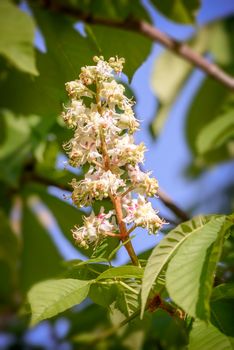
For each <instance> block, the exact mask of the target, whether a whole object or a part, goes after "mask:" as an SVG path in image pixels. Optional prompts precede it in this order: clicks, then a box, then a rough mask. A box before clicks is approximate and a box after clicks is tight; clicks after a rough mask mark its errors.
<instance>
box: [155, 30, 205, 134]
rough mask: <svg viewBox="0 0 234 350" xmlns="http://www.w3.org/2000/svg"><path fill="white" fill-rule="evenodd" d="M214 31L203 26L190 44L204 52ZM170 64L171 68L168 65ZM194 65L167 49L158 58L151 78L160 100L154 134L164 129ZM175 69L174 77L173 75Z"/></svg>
mask: <svg viewBox="0 0 234 350" xmlns="http://www.w3.org/2000/svg"><path fill="white" fill-rule="evenodd" d="M211 33H212V29H211V28H206V27H205V28H203V29H201V30H199V31H198V33H197V34H196V36H195V37H194V38H192V40H190V41H189V46H190V47H191V48H192V49H193V50H194V51H196V52H198V53H200V54H203V53H204V52H205V51H206V49H207V46H208V43H209V39H210V36H211ZM169 66H170V70H169V69H168V67H169ZM193 68H194V67H193V66H192V65H191V64H190V63H189V62H187V61H185V60H183V59H182V58H181V57H179V56H177V55H176V54H175V53H174V52H171V51H169V50H165V51H163V52H162V53H161V55H160V56H159V57H158V58H156V60H155V63H154V70H153V74H152V78H151V84H152V88H153V91H154V93H155V95H156V97H157V100H158V102H159V106H158V108H157V112H156V116H155V119H154V120H153V122H152V124H151V132H152V134H153V136H157V135H158V134H159V133H160V131H161V130H162V128H163V126H164V124H165V121H166V119H167V117H168V114H169V112H170V109H171V108H172V104H173V103H174V102H175V101H176V97H177V96H178V95H179V94H180V92H181V91H180V90H181V89H182V87H183V85H184V83H185V82H186V80H187V79H188V77H189V75H190V74H191V73H192V70H193ZM171 71H173V77H172V75H171Z"/></svg>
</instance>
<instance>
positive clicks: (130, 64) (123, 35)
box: [90, 25, 152, 79]
mask: <svg viewBox="0 0 234 350" xmlns="http://www.w3.org/2000/svg"><path fill="white" fill-rule="evenodd" d="M90 30H92V32H93V37H94V38H95V43H96V45H97V47H99V48H100V53H101V54H102V55H103V56H104V57H105V58H109V57H112V56H115V55H117V56H119V57H124V58H125V61H126V63H125V65H124V70H123V72H124V73H125V74H126V75H127V76H128V77H129V79H131V78H132V76H133V74H134V73H135V71H136V70H137V69H138V68H139V67H140V65H141V64H142V63H143V62H144V61H145V60H146V58H147V56H148V55H149V53H150V49H151V44H152V43H151V41H150V40H149V39H148V38H145V37H143V36H142V35H140V34H138V33H134V32H131V31H127V30H123V29H119V28H111V27H108V39H107V36H106V35H107V30H106V27H104V26H99V25H92V26H90Z"/></svg>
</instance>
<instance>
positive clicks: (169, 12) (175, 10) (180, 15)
mask: <svg viewBox="0 0 234 350" xmlns="http://www.w3.org/2000/svg"><path fill="white" fill-rule="evenodd" d="M152 2H153V4H154V5H155V6H156V8H157V9H158V10H159V11H160V12H162V14H163V15H165V16H166V17H168V18H169V19H171V20H173V21H175V22H179V23H183V24H190V23H194V21H195V15H196V13H197V11H198V10H199V7H200V1H199V0H190V1H183V0H163V1H160V0H152Z"/></svg>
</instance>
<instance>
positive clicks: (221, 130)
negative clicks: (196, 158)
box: [197, 109, 234, 157]
mask: <svg viewBox="0 0 234 350" xmlns="http://www.w3.org/2000/svg"><path fill="white" fill-rule="evenodd" d="M230 139H232V140H233V139H234V109H232V110H231V111H229V112H227V113H226V114H224V115H220V116H218V117H217V118H216V119H214V120H213V121H211V123H209V124H207V125H206V126H205V127H204V128H203V129H202V130H201V132H200V133H199V135H198V138H197V151H198V153H199V154H204V153H206V152H209V151H212V150H216V149H217V148H219V147H221V146H225V145H226V147H227V151H228V150H229V148H228V141H230ZM230 152H231V149H230ZM233 156H234V150H233V152H232V154H230V157H233Z"/></svg>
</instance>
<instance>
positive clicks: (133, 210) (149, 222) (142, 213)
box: [123, 195, 164, 233]
mask: <svg viewBox="0 0 234 350" xmlns="http://www.w3.org/2000/svg"><path fill="white" fill-rule="evenodd" d="M123 207H124V209H125V210H126V213H127V216H126V217H125V218H124V221H125V222H126V223H127V224H131V223H134V225H136V226H141V227H144V228H147V229H148V230H149V232H150V233H155V232H156V231H158V230H159V229H160V228H161V227H162V225H163V224H164V221H163V220H162V219H160V217H159V216H158V215H157V212H156V211H155V210H154V209H153V208H152V205H151V203H150V202H147V201H146V199H145V197H143V196H141V195H139V197H138V199H132V200H131V201H129V203H128V204H123Z"/></svg>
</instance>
